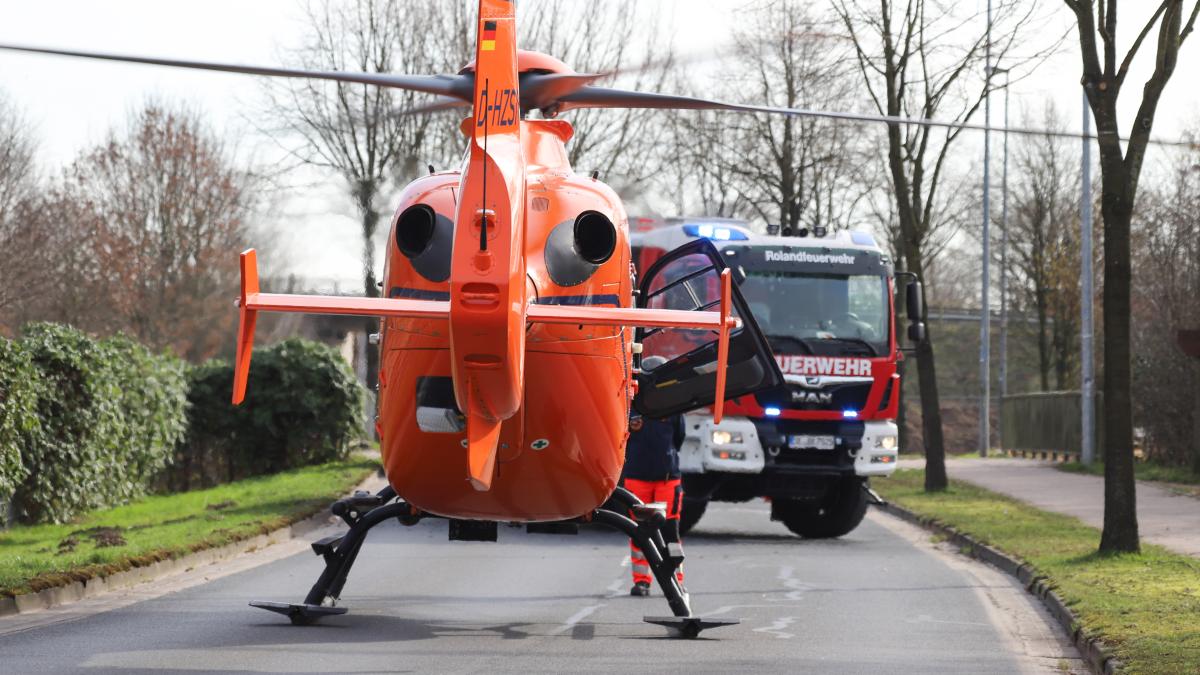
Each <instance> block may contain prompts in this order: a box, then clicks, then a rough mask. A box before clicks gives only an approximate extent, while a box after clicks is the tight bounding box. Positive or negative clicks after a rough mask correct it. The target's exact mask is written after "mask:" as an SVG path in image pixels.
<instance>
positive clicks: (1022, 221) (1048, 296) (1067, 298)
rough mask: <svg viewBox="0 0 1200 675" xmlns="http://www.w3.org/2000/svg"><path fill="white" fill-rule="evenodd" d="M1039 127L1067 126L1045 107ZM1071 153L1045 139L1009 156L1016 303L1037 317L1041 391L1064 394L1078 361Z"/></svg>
mask: <svg viewBox="0 0 1200 675" xmlns="http://www.w3.org/2000/svg"><path fill="white" fill-rule="evenodd" d="M1041 122H1042V126H1043V128H1045V129H1051V130H1062V129H1063V128H1064V127H1065V126H1066V125H1065V123H1064V121H1063V119H1062V116H1061V115H1060V114H1059V113H1058V110H1057V109H1056V108H1055V107H1054V105H1053V104H1052V103H1049V104H1047V105H1046V107H1045V109H1044V110H1043V114H1042V119H1041ZM1073 150H1075V148H1074V146H1071V147H1070V148H1068V147H1067V146H1066V144H1065V142H1064V141H1063V140H1062V139H1059V138H1054V137H1051V136H1045V137H1033V138H1029V139H1025V140H1024V141H1022V142H1020V143H1019V144H1018V146H1017V148H1016V152H1015V153H1014V155H1015V157H1014V163H1015V165H1016V166H1015V168H1016V171H1015V172H1014V174H1015V176H1016V180H1015V181H1014V185H1013V186H1012V188H1011V194H1012V196H1011V200H1012V205H1013V207H1012V216H1011V219H1010V221H1009V241H1010V245H1011V247H1012V248H1011V255H1012V258H1011V264H1012V268H1013V270H1012V271H1013V272H1014V281H1015V282H1016V283H1017V284H1018V299H1020V300H1022V301H1023V304H1025V305H1027V306H1030V307H1032V309H1033V310H1034V313H1035V316H1036V317H1037V331H1038V339H1037V348H1038V372H1039V374H1040V377H1041V388H1042V391H1049V390H1050V389H1051V386H1053V387H1055V388H1057V389H1060V390H1061V389H1068V388H1070V384H1069V383H1068V381H1069V380H1070V378H1071V376H1072V375H1073V374H1074V373H1075V369H1076V367H1077V365H1078V362H1079V358H1078V337H1079V237H1078V229H1079V228H1078V223H1079V170H1078V164H1079V163H1078V161H1077V160H1076V159H1075V157H1074V155H1073V154H1072V151H1073ZM1051 374H1053V375H1054V384H1053V385H1051Z"/></svg>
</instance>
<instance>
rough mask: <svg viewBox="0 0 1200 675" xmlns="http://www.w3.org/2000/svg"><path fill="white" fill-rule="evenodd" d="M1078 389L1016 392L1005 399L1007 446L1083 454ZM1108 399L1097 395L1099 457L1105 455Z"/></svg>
mask: <svg viewBox="0 0 1200 675" xmlns="http://www.w3.org/2000/svg"><path fill="white" fill-rule="evenodd" d="M1080 400H1081V396H1080V394H1079V392H1077V391H1048V392H1042V393H1037V394H1015V395H1012V396H1005V397H1004V398H1003V399H1001V406H1003V418H1004V429H1003V436H1002V438H1003V439H1004V449H1005V450H1028V451H1044V452H1060V453H1072V454H1079V452H1080V446H1081V441H1080V436H1081V433H1080V432H1081V431H1082V426H1083V425H1082V422H1081V421H1080V417H1081V414H1082V413H1081V412H1080V406H1079V403H1080ZM1103 420H1104V400H1103V399H1102V398H1101V396H1100V394H1096V416H1095V425H1096V457H1097V459H1099V458H1102V457H1103V456H1104V425H1103V424H1102V421H1103Z"/></svg>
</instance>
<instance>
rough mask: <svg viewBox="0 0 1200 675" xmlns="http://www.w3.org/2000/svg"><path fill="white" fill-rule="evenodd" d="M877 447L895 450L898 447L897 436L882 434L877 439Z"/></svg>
mask: <svg viewBox="0 0 1200 675" xmlns="http://www.w3.org/2000/svg"><path fill="white" fill-rule="evenodd" d="M875 447H877V448H883V449H884V450H894V449H895V448H896V437H895V436H880V437H879V438H876V439H875Z"/></svg>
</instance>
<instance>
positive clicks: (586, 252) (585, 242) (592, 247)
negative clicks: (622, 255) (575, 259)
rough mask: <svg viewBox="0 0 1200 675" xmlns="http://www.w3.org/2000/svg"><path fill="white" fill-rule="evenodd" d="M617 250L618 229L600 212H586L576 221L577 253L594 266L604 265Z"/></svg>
mask: <svg viewBox="0 0 1200 675" xmlns="http://www.w3.org/2000/svg"><path fill="white" fill-rule="evenodd" d="M616 248H617V228H616V227H615V226H614V225H613V222H612V221H611V220H609V219H608V216H606V215H604V214H603V213H600V212H599V211H584V212H583V213H581V214H579V217H578V218H576V219H575V252H576V253H578V254H579V257H580V258H583V259H584V260H586V261H587V262H589V263H591V264H593V265H603V264H604V263H606V262H608V259H609V258H611V257H612V254H613V251H615V250H616Z"/></svg>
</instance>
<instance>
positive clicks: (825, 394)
mask: <svg viewBox="0 0 1200 675" xmlns="http://www.w3.org/2000/svg"><path fill="white" fill-rule="evenodd" d="M870 395H871V383H870V382H851V383H847V384H835V385H829V386H826V387H821V388H815V387H814V388H809V387H804V386H801V385H798V384H788V385H785V386H784V387H781V388H779V389H772V390H769V391H765V392H760V393H757V394H755V395H754V397H755V399H757V401H758V404H759V405H760V406H764V407H766V406H778V407H782V408H787V409H791V410H848V409H853V410H863V409H864V408H866V405H867V397H868V396H870Z"/></svg>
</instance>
